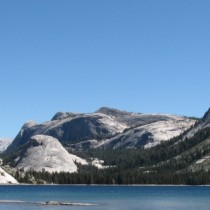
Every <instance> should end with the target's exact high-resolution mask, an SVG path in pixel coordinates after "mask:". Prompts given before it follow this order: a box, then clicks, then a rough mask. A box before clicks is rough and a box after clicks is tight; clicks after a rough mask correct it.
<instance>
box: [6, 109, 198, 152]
mask: <svg viewBox="0 0 210 210" xmlns="http://www.w3.org/2000/svg"><path fill="white" fill-rule="evenodd" d="M194 123H195V120H193V119H190V118H187V117H181V116H175V115H166V114H139V113H130V112H125V111H120V110H116V109H110V108H105V107H103V108H101V109H99V110H97V111H96V112H94V113H89V114H78V113H71V112H59V113H57V114H56V115H55V116H54V117H53V118H52V120H51V121H47V122H45V123H42V124H37V123H35V122H33V121H31V122H28V123H26V124H24V125H23V127H22V128H21V130H20V132H19V133H18V135H17V136H16V137H15V139H14V141H13V142H12V144H11V145H10V146H9V147H8V149H7V152H11V151H14V150H15V149H17V148H19V147H21V146H23V145H25V144H26V143H27V141H28V139H30V137H32V136H34V135H48V136H52V137H54V138H56V139H58V140H59V141H60V142H61V143H62V144H63V145H64V146H66V147H71V148H74V149H76V150H77V149H79V150H81V149H82V150H83V149H90V148H105V149H107V148H118V147H125V148H136V147H142V146H143V147H144V146H145V147H150V146H154V145H156V144H158V143H160V142H161V141H165V140H169V139H170V138H172V137H174V136H177V135H179V134H180V133H182V132H184V131H185V130H186V129H188V128H189V127H191V126H192V125H193V124H194Z"/></svg>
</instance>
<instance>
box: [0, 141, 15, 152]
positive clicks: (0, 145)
mask: <svg viewBox="0 0 210 210" xmlns="http://www.w3.org/2000/svg"><path fill="white" fill-rule="evenodd" d="M13 140H14V139H11V138H10V139H8V138H7V139H6V138H0V153H1V152H4V151H5V150H6V149H7V147H8V146H9V145H10V144H11V143H12V141H13Z"/></svg>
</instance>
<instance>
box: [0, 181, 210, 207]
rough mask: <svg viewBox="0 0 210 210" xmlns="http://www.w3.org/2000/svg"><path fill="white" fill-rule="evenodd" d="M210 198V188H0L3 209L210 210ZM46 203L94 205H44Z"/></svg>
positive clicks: (31, 186) (40, 186)
mask: <svg viewBox="0 0 210 210" xmlns="http://www.w3.org/2000/svg"><path fill="white" fill-rule="evenodd" d="M209 198H210V187H209V186H72V185H71V186H69V185H49V186H48V185H16V186H9V185H5V186H4V185H1V186H0V209H1V210H20V209H21V210H28V209H30V210H31V209H32V210H33V209H37V210H44V209H45V210H67V209H68V210H71V209H76V210H90V209H91V210H94V209H95V210H97V209H100V210H108V209H111V210H128V209H129V210H135V209H140V210H147V209H148V210H153V209H154V210H164V209H165V210H174V209H180V210H182V209H183V210H189V209H190V210H197V209H199V210H207V209H208V210H209V209H210V199H209ZM20 201H22V202H20ZM46 201H58V202H61V203H63V202H68V203H69V202H73V203H80V204H81V203H82V204H91V206H85V205H84V206H79V205H78V206H66V205H44V204H43V202H46Z"/></svg>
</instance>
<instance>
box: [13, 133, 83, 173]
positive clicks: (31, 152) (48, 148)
mask: <svg viewBox="0 0 210 210" xmlns="http://www.w3.org/2000/svg"><path fill="white" fill-rule="evenodd" d="M15 161H16V163H15V165H16V168H19V169H21V170H24V171H30V170H32V171H47V172H50V173H52V172H69V173H73V172H77V169H78V167H77V165H76V163H78V164H83V165H84V164H85V165H87V161H86V160H84V159H82V158H79V157H77V156H76V155H72V154H69V153H68V152H67V151H66V150H65V149H64V148H63V146H62V145H61V144H60V143H59V141H58V140H57V139H55V138H53V137H51V136H46V135H36V136H32V137H31V138H30V139H29V141H28V142H27V143H26V145H25V146H24V147H23V148H22V149H21V151H20V156H19V157H17V158H16V160H15Z"/></svg>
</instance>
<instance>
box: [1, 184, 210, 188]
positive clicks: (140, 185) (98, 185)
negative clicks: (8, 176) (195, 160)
mask: <svg viewBox="0 0 210 210" xmlns="http://www.w3.org/2000/svg"><path fill="white" fill-rule="evenodd" d="M0 186H72V187H73V186H75V187H76V186H78V187H80V186H83V187H94V186H95V187H196V186H197V187H210V185H184V184H180V185H179V184H178V185H174V184H128V185H126V184H122V185H116V184H113V185H111V184H27V183H26V184H25V183H20V184H1V183H0Z"/></svg>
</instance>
